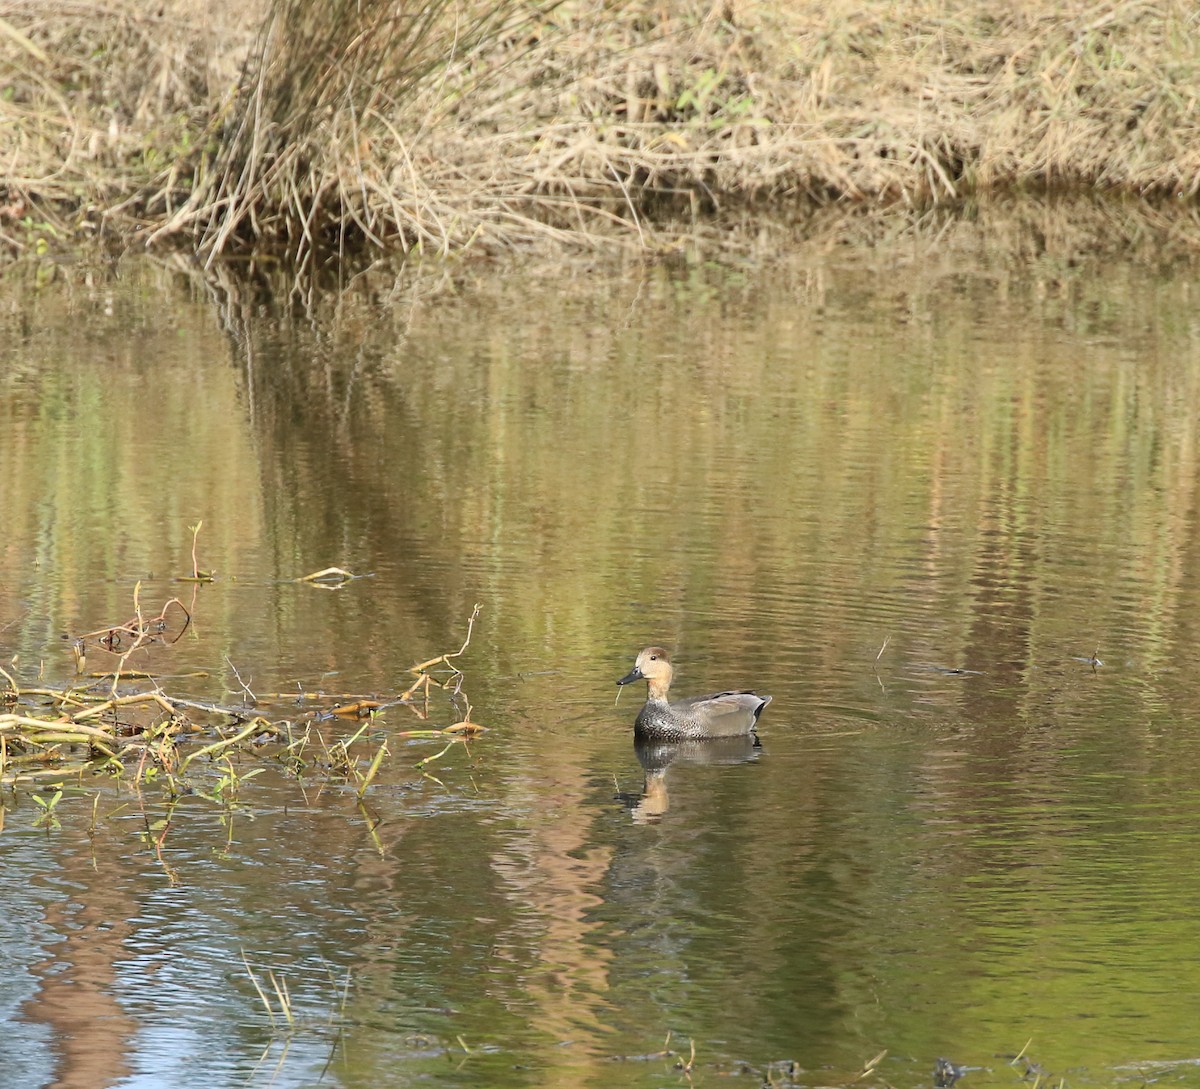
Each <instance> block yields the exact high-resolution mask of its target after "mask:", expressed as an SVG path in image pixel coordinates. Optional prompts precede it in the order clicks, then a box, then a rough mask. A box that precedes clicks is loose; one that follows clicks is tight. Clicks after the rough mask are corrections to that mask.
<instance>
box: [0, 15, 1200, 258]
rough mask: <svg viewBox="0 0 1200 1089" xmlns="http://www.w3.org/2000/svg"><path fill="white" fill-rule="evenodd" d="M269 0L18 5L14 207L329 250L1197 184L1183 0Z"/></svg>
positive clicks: (12, 48)
mask: <svg viewBox="0 0 1200 1089" xmlns="http://www.w3.org/2000/svg"><path fill="white" fill-rule="evenodd" d="M262 3H263V6H262V8H261V9H259V10H257V11H256V10H254V9H253V8H246V7H244V6H243V5H242V4H238V5H232V4H227V5H220V4H218V5H217V8H216V15H215V17H214V16H213V15H211V14H210V9H209V8H208V7H201V6H199V5H198V4H196V3H195V2H193V0H174V3H171V2H169V0H168V2H167V3H166V5H165V6H163V5H161V4H155V5H153V6H152V7H148V6H146V5H145V4H142V3H138V2H136V0H111V2H110V3H109V4H108V5H106V6H103V7H101V6H98V5H94V4H84V3H68V2H65V0H51V2H49V3H46V2H37V3H35V2H33V0H24V2H13V0H8V2H3V0H0V56H2V57H3V58H4V61H5V64H6V69H7V71H8V73H9V76H8V78H7V80H6V81H5V84H4V86H0V94H2V95H3V97H0V155H2V158H0V162H3V164H4V166H3V173H0V185H3V186H4V188H5V190H6V198H5V200H4V203H3V206H0V231H3V230H5V229H6V227H7V226H9V225H10V224H11V222H12V221H19V220H20V219H22V217H24V216H26V215H28V214H29V213H30V212H31V211H32V210H34V209H35V208H36V209H37V213H36V214H37V216H38V217H41V218H49V217H50V216H51V214H52V213H53V214H55V215H56V216H57V219H56V223H57V226H58V228H59V229H60V230H63V231H68V230H74V229H76V228H77V227H79V226H80V225H81V224H90V225H92V226H93V227H100V226H109V227H114V228H116V229H118V230H120V231H122V232H124V231H126V230H127V229H128V228H130V227H131V226H137V227H139V228H141V229H143V230H144V237H145V238H146V239H148V240H149V241H151V242H152V243H153V242H161V241H163V240H166V239H173V240H175V241H176V242H179V241H183V242H186V243H187V244H189V245H193V246H195V247H197V248H198V249H199V250H200V251H201V252H202V253H204V254H206V255H208V256H210V257H214V256H216V255H219V254H222V253H226V252H229V251H230V250H231V249H235V248H245V247H251V246H264V245H265V246H278V245H283V246H285V247H286V248H287V249H289V250H290V251H291V252H292V253H293V254H294V255H296V256H299V257H301V258H302V259H303V258H304V257H305V256H306V255H312V254H319V253H326V252H331V251H334V252H336V251H341V250H345V249H356V248H361V247H362V246H363V245H364V244H365V245H366V246H369V247H381V248H392V247H397V248H402V249H406V250H411V249H413V248H418V249H420V250H421V251H423V252H430V251H437V252H442V253H449V252H454V251H458V250H461V249H463V248H464V247H467V246H470V245H472V244H482V245H486V246H489V247H493V248H504V247H512V246H518V245H523V244H527V243H529V242H531V241H536V240H538V239H544V238H553V239H557V240H560V241H569V242H575V243H582V244H585V245H593V244H595V243H596V242H598V241H602V242H610V241H618V242H623V241H629V240H633V241H634V242H637V243H639V244H643V245H651V246H653V245H657V244H661V243H663V242H665V241H666V240H668V239H669V238H670V237H671V232H672V231H674V230H676V229H677V228H678V224H679V222H680V220H679V213H680V212H683V213H685V216H684V223H685V224H686V223H687V222H688V218H689V217H690V218H691V219H692V220H693V221H694V220H695V219H696V218H698V217H700V216H708V215H710V214H712V213H718V214H719V213H721V212H724V211H729V210H731V209H738V210H740V211H744V209H745V208H746V207H747V206H748V205H749V206H754V207H762V208H764V209H769V210H772V211H781V212H784V213H787V212H790V211H791V210H793V209H795V208H796V207H797V206H800V207H804V206H808V205H811V204H812V203H813V202H818V203H828V202H834V201H854V202H859V203H864V204H871V205H877V206H879V207H881V208H884V209H887V208H889V207H895V206H896V205H897V204H900V205H909V206H911V205H927V204H929V203H934V202H941V201H950V200H958V199H959V198H961V197H963V196H965V195H968V194H971V193H975V192H979V191H984V190H997V189H1010V188H1014V187H1027V186H1036V187H1038V188H1046V187H1050V188H1057V187H1083V188H1088V189H1098V190H1115V191H1119V192H1122V193H1134V194H1138V195H1154V196H1160V197H1161V196H1169V197H1172V198H1183V199H1186V200H1188V201H1189V202H1191V201H1193V200H1194V198H1195V196H1196V194H1197V191H1198V190H1200V111H1198V110H1197V108H1196V107H1197V98H1198V96H1200V15H1198V14H1197V9H1196V8H1195V6H1194V5H1193V4H1191V3H1189V2H1183V0H1160V2H1141V0H1124V2H1108V3H1102V4H1096V3H1093V2H1091V0H1088V2H1084V0H1070V2H1067V3H1058V2H1052V0H1024V2H1022V0H1017V2H1016V3H1012V4H1008V5H1004V6H1002V7H1001V8H997V7H996V6H995V5H984V4H979V3H974V2H972V3H968V2H966V0H960V2H959V3H957V4H951V3H938V2H934V0H907V2H899V3H897V2H891V0H887V2H885V0H876V2H874V3H867V4H862V3H848V2H840V0H835V2H833V3H827V2H820V3H817V2H815V0H797V2H796V3H795V4H791V5H783V4H778V3H771V2H766V0H717V2H714V0H671V2H668V0H565V2H561V3H555V2H554V0H491V2H490V3H485V2H483V0H457V2H456V0H431V2H428V3H425V4H423V5H418V4H416V3H413V2H411V0H262ZM150 11H152V12H153V13H154V14H147V12H150ZM160 11H161V12H162V14H159V12H160ZM243 11H244V12H245V13H246V14H237V13H240V12H243ZM55 210H57V211H56V212H55ZM6 218H7V220H8V221H9V224H6V222H5V220H6Z"/></svg>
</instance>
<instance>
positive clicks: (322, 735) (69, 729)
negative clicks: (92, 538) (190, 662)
mask: <svg viewBox="0 0 1200 1089" xmlns="http://www.w3.org/2000/svg"><path fill="white" fill-rule="evenodd" d="M353 577H354V576H353V575H351V574H350V573H349V572H345V571H340V570H339V571H338V574H337V579H338V581H339V582H340V581H345V580H349V579H352V578H353ZM329 578H330V575H329V572H328V571H326V572H318V573H316V575H313V576H307V577H306V578H305V579H303V580H298V581H305V582H309V583H310V584H314V585H320V584H328V581H329ZM140 598H141V586H140V584H139V585H138V587H137V588H135V590H134V614H133V616H132V617H131V618H129V619H128V620H125V621H123V622H121V623H119V624H113V625H111V626H108V627H105V628H101V629H98V630H96V631H92V632H88V633H87V634H86V635H82V636H79V637H78V638H76V639H75V640H74V642H73V644H72V646H73V650H74V654H75V662H76V667H77V675H76V677H75V679H74V680H73V681H72V682H71V683H68V684H63V685H61V686H58V687H55V686H52V685H46V684H44V683H39V684H37V685H36V686H31V685H22V684H20V683H18V681H17V680H16V678H15V677H14V676H13V675H12V674H11V673H10V672H8V671H7V670H5V669H2V668H0V676H2V677H3V679H4V682H5V687H4V688H3V689H2V690H0V701H2V702H0V784H2V785H5V786H14V785H16V784H21V783H26V784H35V783H41V784H58V783H62V782H65V781H66V780H67V779H68V778H78V779H86V778H87V777H89V776H92V777H95V776H105V775H107V776H111V777H113V778H116V779H118V780H121V781H126V782H130V781H131V782H133V783H134V784H137V785H142V784H146V783H149V782H152V781H153V782H156V783H158V784H159V785H160V786H161V787H162V789H164V790H165V791H166V792H167V793H168V794H169V795H171V796H179V795H184V794H193V793H205V794H209V795H215V796H216V798H217V800H225V799H227V798H228V797H230V796H231V795H232V794H234V793H236V791H237V789H238V787H239V786H240V784H241V783H242V782H244V781H245V780H246V779H249V778H252V777H253V776H255V775H257V774H260V773H261V772H262V771H263V770H265V766H266V764H267V763H268V762H272V761H273V762H276V763H277V764H279V765H281V766H282V767H283V768H285V769H286V770H287V771H288V772H289V773H291V774H294V775H296V776H301V775H305V774H324V775H326V776H333V777H337V778H340V779H342V780H344V781H346V782H347V783H349V784H350V785H352V786H354V787H355V788H356V790H357V792H358V795H359V797H360V798H361V797H362V796H363V794H365V792H366V790H367V788H368V787H369V786H370V784H371V781H372V780H373V779H374V778H375V776H376V774H377V773H378V771H379V769H380V767H381V766H382V765H383V763H384V761H385V760H386V759H387V756H388V754H389V750H388V742H389V741H390V740H394V739H397V738H404V739H412V738H425V739H430V740H431V741H434V742H441V743H442V746H441V748H440V749H437V750H436V751H433V752H432V753H431V754H430V755H428V756H426V757H424V758H423V759H422V760H420V761H419V762H418V763H417V768H418V769H419V770H420V771H421V772H422V773H423V774H426V775H429V772H428V771H427V770H426V769H427V768H428V766H429V765H430V764H431V763H433V762H434V761H436V760H438V759H440V758H441V757H442V756H443V755H445V754H446V753H447V752H449V751H450V749H451V748H453V747H454V746H456V745H461V744H464V743H465V741H466V740H467V739H468V738H470V737H473V736H475V735H477V734H479V733H481V732H483V730H484V727H482V726H480V725H479V724H478V723H476V722H474V721H473V720H472V718H471V704H470V701H469V700H468V699H467V697H466V693H465V692H464V690H463V682H464V675H463V672H462V670H461V669H460V668H459V667H458V665H457V660H458V659H459V657H460V656H461V655H462V654H463V653H464V652H465V651H466V649H467V647H468V646H469V645H470V642H471V635H472V632H473V631H474V627H475V622H476V620H477V619H478V617H479V611H480V606H478V605H476V606H475V608H474V610H473V612H472V613H471V616H470V618H469V619H468V620H467V631H466V636H465V638H464V640H463V642H462V645H461V646H460V647H459V648H458V649H457V650H453V651H447V652H444V653H441V654H437V655H434V656H433V657H430V658H427V659H425V660H424V661H421V662H418V663H417V664H416V665H414V666H413V667H412V668H411V670H410V673H409V678H410V679H409V681H408V683H407V684H406V686H405V687H403V688H400V689H397V690H396V691H394V692H391V693H389V694H386V695H378V694H374V695H369V696H367V695H361V694H352V693H341V692H339V693H330V692H324V691H306V690H304V689H303V688H299V687H298V688H297V689H296V690H294V691H291V692H271V693H256V692H253V691H251V689H250V688H249V687H248V686H247V685H246V684H244V683H243V682H242V680H241V677H240V675H239V674H238V672H237V669H236V668H234V667H233V665H232V663H229V664H230V667H231V668H232V669H233V673H234V675H235V677H237V680H238V684H239V685H240V686H241V696H240V698H239V699H237V700H236V701H232V702H213V701H206V700H199V699H191V698H185V697H183V696H179V695H173V694H172V693H171V692H170V690H169V688H168V687H167V685H168V683H169V682H170V681H182V680H185V679H187V678H188V677H196V676H204V674H176V675H174V676H173V677H172V678H169V679H168V678H164V677H155V676H152V675H151V674H148V673H145V672H142V671H139V670H137V669H135V668H133V664H134V663H136V661H137V660H138V658H139V655H140V654H141V653H142V652H144V651H146V650H148V649H150V648H151V647H154V646H162V645H164V644H170V643H174V642H177V641H178V640H179V638H180V637H181V636H182V635H183V633H184V632H185V631H186V630H187V628H188V627H189V626H190V623H191V613H190V612H189V610H188V608H187V607H186V606H185V605H184V604H183V602H182V601H180V600H179V599H178V598H171V599H169V600H168V601H167V602H166V603H165V604H164V605H163V606H162V607H161V608H160V609H159V610H158V611H157V612H156V613H155V614H154V615H153V616H149V615H147V612H146V610H144V609H143V608H142V605H141V600H140ZM97 652H103V653H105V654H108V655H117V656H118V657H117V662H116V666H115V668H113V669H111V670H106V671H104V672H99V673H95V672H93V673H89V672H88V671H87V665H88V661H89V656H91V655H94V654H96V653H97ZM436 693H443V694H444V696H445V698H446V699H448V701H449V705H450V707H451V708H452V709H453V711H454V713H455V714H456V715H457V716H458V718H457V720H456V721H455V722H454V723H453V724H452V725H449V726H444V727H435V726H433V725H426V726H422V727H419V728H415V729H406V730H394V729H389V730H387V731H386V734H385V735H384V736H382V737H378V734H379V733H380V731H379V730H376V729H373V727H374V726H377V725H378V722H377V719H378V716H380V715H381V714H382V713H383V712H384V711H387V710H389V709H391V708H395V707H403V708H406V709H408V710H409V711H411V712H412V713H413V714H414V716H415V717H416V719H417V720H418V721H419V722H422V723H431V722H432V719H431V697H432V696H434V695H435V694H436ZM444 702H445V701H444V700H443V701H442V706H443V707H444ZM336 721H341V722H351V723H353V722H361V725H360V726H359V728H358V729H357V730H353V731H351V732H350V733H349V736H338V737H337V738H336V740H332V741H331V740H330V738H331V737H332V736H334V735H335V734H341V735H345V734H346V731H345V730H340V731H328V730H325V729H323V728H322V727H323V726H324V725H327V724H330V723H333V722H336ZM364 743H366V745H365V750H364ZM247 755H249V756H252V757H253V759H254V761H255V762H256V766H252V767H251V768H250V770H247V771H239V770H238V769H237V768H235V765H234V763H233V757H235V756H243V757H244V756H247ZM239 763H243V762H239ZM430 777H431V778H432V776H430ZM36 800H38V802H39V804H41V805H43V807H45V806H46V805H48V804H50V803H47V802H46V801H45V800H44V799H40V798H38V799H36Z"/></svg>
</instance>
